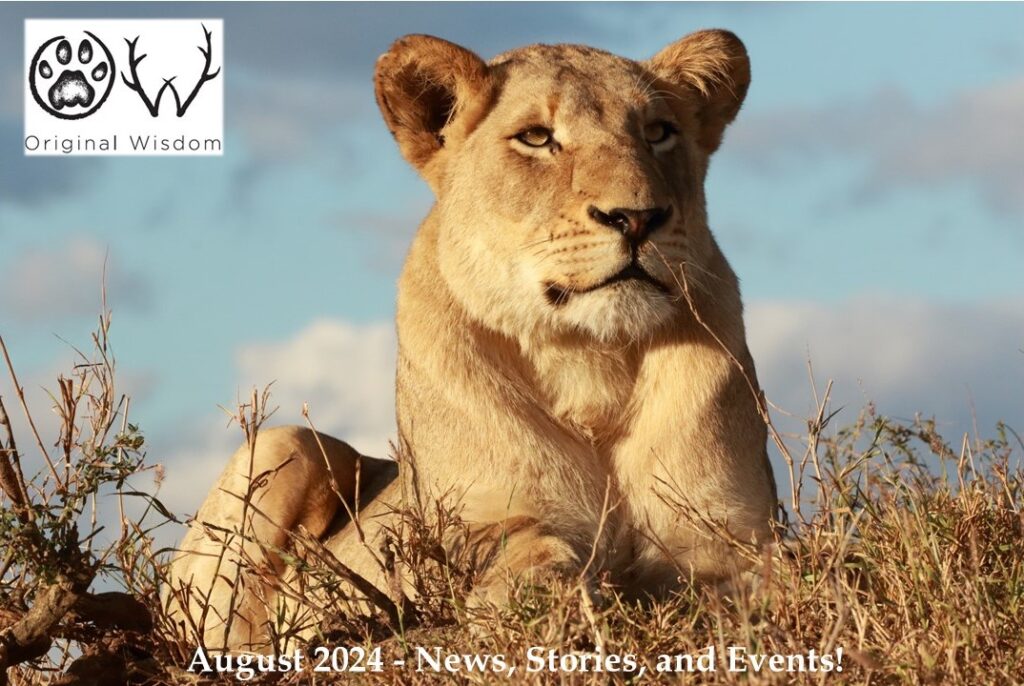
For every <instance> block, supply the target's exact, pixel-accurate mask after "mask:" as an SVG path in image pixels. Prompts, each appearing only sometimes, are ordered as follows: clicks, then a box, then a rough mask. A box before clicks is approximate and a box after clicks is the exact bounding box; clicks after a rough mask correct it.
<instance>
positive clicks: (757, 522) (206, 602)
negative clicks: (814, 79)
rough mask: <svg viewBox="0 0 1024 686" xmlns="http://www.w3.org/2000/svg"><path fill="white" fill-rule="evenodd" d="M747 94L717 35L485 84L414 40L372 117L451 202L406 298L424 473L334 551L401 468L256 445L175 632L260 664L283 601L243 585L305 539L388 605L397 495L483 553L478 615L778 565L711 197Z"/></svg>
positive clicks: (427, 226)
mask: <svg viewBox="0 0 1024 686" xmlns="http://www.w3.org/2000/svg"><path fill="white" fill-rule="evenodd" d="M749 82H750V66H749V61H748V59H747V54H746V51H745V49H744V46H743V44H742V43H741V42H740V40H739V39H738V38H737V37H736V36H734V35H733V34H731V33H729V32H727V31H717V30H714V31H700V32H698V33H694V34H692V35H689V36H687V37H686V38H683V39H682V40H680V41H678V42H676V43H674V44H672V45H670V46H668V47H667V48H665V49H664V50H662V51H661V52H659V53H658V54H657V55H655V56H654V57H653V58H652V59H650V60H648V61H646V62H635V61H632V60H629V59H624V58H622V57H617V56H615V55H611V54H609V53H607V52H603V51H601V50H596V49H594V48H588V47H583V46H577V45H553V46H552V45H532V46H529V47H525V48H521V49H518V50H513V51H511V52H508V53H505V54H503V55H500V56H498V57H496V58H495V59H493V60H491V61H490V62H484V61H483V60H482V59H480V58H479V57H478V56H477V55H475V54H473V53H472V52H470V51H469V50H466V49H464V48H462V47H459V46H457V45H454V44H452V43H449V42H446V41H444V40H441V39H438V38H433V37H430V36H419V35H414V36H407V37H405V38H402V39H400V40H398V41H397V42H396V43H395V44H394V45H393V46H392V47H391V49H390V50H389V51H388V52H387V53H385V54H384V55H383V56H381V57H380V59H379V60H378V62H377V67H376V75H375V85H376V93H377V102H378V104H379V106H380V110H381V112H382V114H383V116H384V120H385V122H386V123H387V126H388V128H389V129H390V130H391V132H392V134H393V135H394V137H395V139H396V140H397V142H398V147H399V149H400V150H401V152H402V154H403V155H404V156H405V158H406V159H407V160H408V161H409V163H410V164H412V165H413V166H414V167H415V168H416V169H417V170H418V171H419V173H420V174H421V175H422V176H423V178H424V179H425V180H426V181H427V183H428V184H430V187H431V188H432V190H433V191H434V194H435V195H436V198H437V202H436V204H435V206H434V208H433V209H432V210H431V212H430V214H429V215H428V216H427V218H426V220H425V221H424V222H423V224H422V226H421V227H420V229H419V232H418V234H417V235H416V238H415V240H414V242H413V244H412V248H411V250H410V251H409V255H408V258H407V260H406V263H405V268H404V270H403V272H402V277H401V280H400V282H399V288H398V317H397V320H398V321H397V324H398V341H399V360H398V375H397V416H398V428H399V432H400V442H401V444H402V446H403V447H404V449H405V452H407V453H408V454H409V455H410V456H411V458H412V460H413V461H414V464H415V469H411V468H402V470H401V471H402V478H400V479H398V480H395V481H393V482H392V483H391V484H390V485H387V487H386V488H384V490H383V492H382V493H380V494H379V495H377V496H376V498H374V499H372V502H370V503H369V504H368V503H367V502H366V501H367V500H369V499H370V498H369V497H368V496H366V495H364V496H362V500H363V503H362V508H363V511H362V514H361V516H360V521H361V525H360V526H359V527H356V526H353V525H351V524H349V525H346V526H342V527H341V528H340V530H335V529H337V528H338V527H337V526H335V527H334V528H333V529H331V528H330V527H331V522H332V521H336V515H338V513H339V512H340V511H342V510H347V509H349V508H350V507H351V502H352V501H353V500H355V499H356V498H357V497H358V496H357V493H356V491H357V484H356V481H357V480H356V478H355V474H356V467H355V465H356V464H357V463H360V464H361V467H360V472H359V473H360V474H361V475H362V476H361V479H362V480H363V481H364V482H366V483H367V484H369V485H370V486H371V487H372V488H374V489H375V490H377V491H379V490H380V488H381V486H382V485H383V484H385V483H387V481H388V478H390V476H389V474H388V472H389V470H388V468H387V467H386V466H382V463H380V462H377V461H371V460H368V459H365V460H362V462H360V460H361V458H360V456H359V455H358V454H357V453H356V452H355V451H354V450H353V449H352V448H350V447H349V446H347V445H346V444H344V443H341V442H340V441H337V440H335V439H332V438H329V437H326V436H322V435H318V434H314V433H313V432H312V431H310V430H307V429H303V428H298V427H292V428H282V429H274V430H269V431H265V432H262V433H261V434H260V435H259V438H258V440H257V442H256V444H255V447H254V449H253V450H252V451H250V449H249V448H248V447H243V448H242V449H240V450H239V452H238V453H237V454H236V455H235V457H234V458H233V459H232V460H231V462H230V463H229V465H228V467H227V469H226V470H225V473H224V475H223V476H222V477H221V481H220V483H219V484H218V486H217V488H215V489H214V490H213V492H212V493H211V494H210V495H209V497H208V499H207V501H206V503H205V504H204V505H203V507H202V509H201V510H200V512H199V515H198V521H199V522H205V523H208V524H212V525H213V527H212V528H207V529H205V530H204V528H203V527H201V526H198V525H197V526H194V527H193V528H192V530H191V531H190V532H189V533H188V535H187V536H186V538H185V540H184V541H183V543H182V546H181V549H182V553H181V554H180V555H179V557H178V558H177V559H176V561H175V562H174V563H173V565H172V569H171V577H172V586H175V587H178V588H179V589H180V588H181V587H182V586H183V585H188V584H191V585H192V586H193V587H194V588H197V589H203V591H202V592H203V593H205V589H210V588H211V587H212V592H210V594H209V596H208V597H205V596H203V597H197V596H196V595H195V594H193V597H192V599H191V600H190V601H189V602H188V603H186V605H187V611H183V610H182V608H181V606H180V604H179V603H180V602H181V598H182V596H181V594H179V595H178V596H177V597H176V598H172V599H171V604H172V606H173V607H174V611H175V612H176V613H177V616H178V617H179V618H180V619H182V622H183V626H186V627H192V628H193V629H195V627H199V626H200V625H201V624H202V625H203V626H204V627H205V628H204V629H203V632H204V636H203V638H204V640H205V642H206V644H207V645H208V646H217V645H226V646H227V647H229V648H237V647H252V646H261V645H265V644H266V642H267V641H268V633H267V632H268V629H267V627H266V622H267V616H266V610H265V609H264V608H265V603H267V602H268V599H270V596H272V594H273V593H274V589H273V588H264V587H262V586H258V585H254V584H249V585H246V584H244V583H240V584H234V583H233V577H234V570H235V565H236V564H237V562H238V559H239V557H240V555H242V556H248V557H251V558H253V560H254V561H255V562H257V563H260V564H266V565H268V566H270V567H271V568H273V569H274V570H276V572H278V573H284V568H285V565H284V564H283V563H282V561H281V560H280V559H279V557H278V556H277V555H276V554H275V553H269V554H268V553H265V552H264V550H263V549H262V548H261V546H260V545H259V544H260V543H266V544H269V545H270V546H277V547H286V546H287V542H288V540H289V532H290V531H294V530H296V529H297V528H298V527H299V526H302V527H304V528H305V529H306V530H308V531H309V532H311V533H312V534H313V535H314V536H321V537H323V538H324V540H325V545H326V547H327V548H328V549H329V550H331V551H333V553H334V554H335V555H336V556H337V559H338V560H340V561H341V562H342V563H343V564H344V565H346V566H348V567H350V568H352V569H353V570H355V571H356V572H358V573H359V574H361V575H362V576H364V577H365V578H366V579H368V580H370V581H371V582H373V583H374V584H375V585H376V586H377V587H379V588H381V589H388V588H389V585H388V582H387V581H386V580H385V579H384V574H383V573H382V572H381V567H380V565H379V564H377V562H376V560H375V557H377V556H378V555H379V550H380V548H379V540H378V538H379V532H380V528H381V527H382V526H385V525H386V522H387V520H388V517H389V514H388V513H389V512H390V511H391V508H392V506H393V505H394V504H395V503H396V501H397V499H398V497H399V493H400V492H401V491H402V490H403V489H402V484H403V483H404V484H405V486H413V487H415V490H416V492H417V493H418V494H420V496H421V497H423V498H426V499H428V501H429V499H431V498H439V497H441V496H442V495H443V496H445V497H453V498H454V501H455V502H457V503H458V506H459V508H460V512H461V516H462V518H463V520H464V521H465V522H466V523H467V524H468V526H469V527H470V535H469V536H466V537H465V539H464V540H463V545H465V544H466V543H467V542H468V543H469V544H470V545H478V546H486V545H491V546H492V552H493V553H494V554H492V556H491V558H490V561H489V564H488V565H487V567H486V569H485V570H484V572H483V574H482V576H481V579H480V582H479V584H478V586H477V587H476V589H475V591H474V599H475V601H476V602H484V601H494V602H498V603H500V602H501V601H502V600H503V599H504V598H505V597H506V593H507V590H508V588H509V584H510V582H512V581H514V580H516V579H523V578H535V577H538V576H539V575H543V574H550V573H579V574H583V575H584V576H592V575H594V574H597V573H599V572H606V573H607V574H609V575H610V576H611V578H612V579H613V580H614V581H616V582H617V583H619V584H620V585H621V586H622V587H623V588H624V589H625V590H627V591H632V592H635V593H645V592H650V593H657V592H660V591H664V590H666V589H671V588H673V587H677V586H678V585H679V584H680V583H683V582H689V581H691V580H694V579H696V580H717V579H722V578H724V577H727V576H729V575H730V574H732V573H734V572H735V571H736V570H737V568H738V567H739V566H740V563H739V561H738V559H737V555H736V554H735V548H734V546H733V545H730V544H729V543H728V542H727V541H726V540H725V538H726V537H733V538H735V539H739V540H740V541H746V542H751V543H757V542H760V541H763V540H765V538H766V537H767V536H768V535H769V532H770V523H771V520H772V518H773V515H774V509H775V505H776V494H775V485H774V481H773V476H772V470H771V466H770V464H769V461H768V458H767V452H766V428H765V423H764V421H763V419H762V408H763V405H762V401H761V398H760V391H759V389H758V386H757V380H756V377H755V374H754V364H753V361H752V360H751V357H750V354H749V352H748V350H747V345H746V341H745V333H744V327H743V318H742V305H741V302H740V294H739V287H738V284H737V279H736V276H735V275H734V273H733V271H732V269H731V268H730V267H729V264H728V262H727V261H726V259H725V257H724V256H723V255H722V253H721V251H720V250H719V247H718V245H717V244H716V242H715V240H714V238H713V237H712V235H711V232H710V231H709V229H708V222H707V215H706V211H705V197H704V179H705V176H706V173H707V169H708V161H709V159H710V157H711V155H712V153H714V152H715V150H716V149H717V148H718V146H719V144H720V142H721V140H722V135H723V131H724V130H725V127H726V126H727V125H728V124H729V123H730V122H731V121H732V120H733V118H734V117H735V116H736V113H737V112H738V111H739V109H740V105H741V103H742V102H743V98H744V95H745V94H746V91H747V86H748V84H749ZM257 475H258V476H259V477H260V479H259V480H258V482H257V483H255V484H252V496H253V497H252V498H251V505H250V506H248V508H247V506H246V505H244V504H243V500H244V498H242V497H240V496H243V495H245V494H246V493H247V492H248V491H249V489H250V480H251V479H252V478H254V476H257ZM339 495H340V498H339ZM243 518H245V519H246V522H245V525H246V527H248V528H247V529H246V530H247V531H248V532H249V533H250V534H251V536H252V537H253V539H254V540H253V541H251V542H250V543H249V544H248V545H247V547H246V551H245V552H244V554H240V553H238V552H228V553H226V554H225V553H223V552H222V551H221V550H220V545H219V544H218V543H217V542H216V541H214V540H212V539H211V537H210V535H209V534H210V533H211V532H213V533H216V531H218V530H220V529H236V530H237V529H238V528H239V525H240V523H241V522H242V520H243ZM218 527H219V528H220V529H218ZM361 536H365V543H364V542H362V541H361V540H360V538H361ZM216 537H217V536H216V535H215V536H214V538H216ZM498 540H500V542H501V544H500V546H495V541H498ZM375 546H376V552H377V555H375V552H374V551H375ZM243 581H244V579H243ZM229 607H236V608H237V609H236V611H235V613H234V617H233V618H232V619H231V620H230V621H228V620H227V616H226V615H227V614H228V612H227V608H229ZM186 615H188V616H189V619H188V621H185V616H186ZM200 618H202V619H203V620H204V621H203V622H200V621H199V620H200ZM229 624H230V631H227V629H228V625H229Z"/></svg>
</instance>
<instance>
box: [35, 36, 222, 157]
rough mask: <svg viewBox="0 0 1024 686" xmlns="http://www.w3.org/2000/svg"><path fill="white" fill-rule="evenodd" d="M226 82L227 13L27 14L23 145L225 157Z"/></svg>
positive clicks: (39, 151)
mask: <svg viewBox="0 0 1024 686" xmlns="http://www.w3.org/2000/svg"><path fill="white" fill-rule="evenodd" d="M129 41H134V45H135V47H134V60H130V59H129V57H130V54H131V51H132V48H131V46H130V44H129ZM207 55H208V57H207ZM108 62H109V63H112V64H107V63H108ZM44 63H45V64H44ZM104 64H106V65H107V66H106V70H104V68H103V65H104ZM133 64H134V67H135V68H134V70H133V69H132V66H133ZM224 78H225V70H224V22H223V20H221V19H26V20H25V66H24V72H23V80H24V98H25V137H24V140H23V142H22V143H23V149H24V151H25V154H26V155H222V154H223V153H224ZM33 81H34V84H33ZM126 81H127V82H129V83H131V84H137V90H136V89H133V88H132V87H131V86H129V85H128V84H126ZM200 81H202V83H201V85H198V84H200ZM33 85H34V88H33ZM197 85H198V87H197ZM193 91H195V92H194V95H193ZM140 92H141V93H140ZM142 95H145V98H146V99H148V103H147V102H146V101H145V100H144V99H143V97H142ZM158 98H159V100H158ZM154 113H155V115H156V116H154Z"/></svg>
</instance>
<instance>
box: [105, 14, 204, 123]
mask: <svg viewBox="0 0 1024 686" xmlns="http://www.w3.org/2000/svg"><path fill="white" fill-rule="evenodd" d="M202 27H203V35H204V36H205V38H206V47H205V48H204V47H203V46H202V45H200V46H197V47H198V48H199V52H201V53H202V55H203V58H204V66H203V73H202V75H201V76H200V77H199V80H198V81H197V82H196V85H195V86H194V87H193V88H192V91H191V92H190V93H189V94H188V97H187V98H185V101H184V102H182V100H181V96H180V95H179V94H178V89H177V87H176V86H175V85H174V79H176V78H178V77H177V76H172V77H171V78H169V79H168V78H165V79H164V80H163V82H164V83H163V85H162V86H160V89H159V90H158V91H157V92H156V98H154V99H150V97H149V95H148V94H147V93H146V90H145V88H143V87H142V82H141V80H140V79H139V72H138V68H139V64H141V63H142V60H144V59H146V55H145V54H142V55H136V47H137V45H138V43H139V36H136V37H135V38H133V39H132V40H128V39H127V38H125V43H127V44H128V70H129V72H130V74H131V80H129V79H128V77H127V76H125V74H124V72H121V79H122V80H123V81H124V85H126V86H128V87H129V88H130V89H132V90H133V91H135V92H136V93H137V94H138V96H139V98H140V99H141V100H142V104H143V105H145V106H146V109H147V110H148V111H149V114H150V116H153V117H156V116H159V114H160V100H161V99H162V98H163V96H164V91H167V90H169V91H170V92H171V94H172V95H174V105H175V107H174V109H175V113H176V114H177V115H178V116H179V117H183V116H185V113H186V112H188V108H189V107H190V106H191V105H192V103H193V102H194V101H195V99H196V96H197V95H199V91H200V89H202V87H203V84H205V83H206V82H207V81H212V80H213V79H215V78H217V75H218V74H220V69H221V68H220V67H217V69H216V71H213V72H211V71H210V68H211V66H212V65H211V59H212V58H211V55H212V53H213V43H212V33H211V31H210V30H209V29H207V28H206V25H205V24H203V25H202Z"/></svg>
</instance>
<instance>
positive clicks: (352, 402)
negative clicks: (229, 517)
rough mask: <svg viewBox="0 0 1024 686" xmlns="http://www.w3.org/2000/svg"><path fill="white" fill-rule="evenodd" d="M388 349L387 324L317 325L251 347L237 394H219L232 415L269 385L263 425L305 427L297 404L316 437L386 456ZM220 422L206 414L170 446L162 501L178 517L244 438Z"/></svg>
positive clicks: (391, 340)
mask: <svg viewBox="0 0 1024 686" xmlns="http://www.w3.org/2000/svg"><path fill="white" fill-rule="evenodd" d="M396 354H397V346H396V343H395V335H394V326H393V325H392V324H390V323H388V324H383V323H376V324H365V325H356V324H350V323H348V322H343V321H338V320H331V319H322V320H318V321H314V322H313V323H311V324H310V325H309V326H307V327H306V328H304V329H303V330H301V331H299V332H298V333H297V334H295V335H294V336H292V337H291V338H289V339H287V340H285V341H281V342H277V343H254V344H249V345H246V346H244V347H242V348H241V349H240V350H239V351H238V353H237V355H236V365H237V385H236V387H237V389H238V391H237V394H235V395H228V394H225V398H224V401H223V403H222V404H223V406H224V407H226V408H228V409H230V410H233V409H234V408H235V407H236V405H237V402H236V401H237V400H238V399H241V400H242V401H243V402H247V401H248V397H249V394H250V391H251V389H252V388H253V387H256V388H259V389H262V388H263V387H264V386H266V385H267V384H269V383H271V382H273V386H272V387H271V394H272V395H271V407H274V406H276V407H277V408H278V410H277V412H276V413H275V414H274V415H273V417H272V418H271V419H270V420H269V421H268V423H267V425H266V426H278V425H282V424H301V425H305V424H306V420H305V419H304V418H303V417H302V407H303V403H306V404H308V406H309V414H310V418H311V419H312V421H313V424H314V425H315V426H316V428H317V429H318V430H320V431H323V432H325V433H328V434H330V435H332V436H337V437H338V438H340V439H342V440H344V441H346V442H348V443H350V444H351V445H352V446H353V447H355V448H356V449H357V450H359V451H360V452H361V453H363V454H365V455H372V456H374V457H386V456H387V455H388V441H389V440H393V439H394V436H395V435H396V430H395V400H394V398H395V389H394V385H395V384H394V377H395V358H396ZM226 423H227V416H226V415H225V414H223V413H217V414H212V413H211V416H209V417H207V418H205V419H203V420H202V421H200V422H199V424H198V425H197V426H195V427H194V428H192V429H191V431H190V432H189V434H188V435H187V440H186V442H185V444H183V445H176V446H173V450H172V452H171V453H170V455H169V457H168V458H167V459H166V460H165V464H166V465H167V480H166V482H165V484H164V487H163V489H162V491H161V498H162V499H163V500H164V502H165V503H166V504H167V505H168V506H169V507H170V508H171V509H172V511H177V512H190V511H194V510H195V509H196V508H197V507H198V506H199V504H200V502H201V501H202V499H203V497H204V496H205V495H206V492H207V490H208V489H209V487H210V486H212V484H213V482H214V479H215V478H216V476H217V475H218V474H219V473H220V472H221V470H222V469H223V468H224V464H225V463H226V462H227V459H228V457H229V456H230V455H231V454H232V453H233V452H234V451H235V450H236V449H237V447H238V446H239V445H240V444H241V441H242V440H243V437H242V434H241V432H240V431H239V429H238V427H237V426H234V425H233V426H231V427H226Z"/></svg>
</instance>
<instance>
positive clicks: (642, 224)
mask: <svg viewBox="0 0 1024 686" xmlns="http://www.w3.org/2000/svg"><path fill="white" fill-rule="evenodd" d="M587 214H588V215H590V218H591V219H593V220H594V221H596V222H597V223H598V224H601V225H603V226H607V227H609V228H611V229H615V230H616V231H619V232H620V233H622V235H623V236H625V237H626V240H627V241H629V244H630V245H631V246H633V247H634V248H635V247H636V246H638V245H640V244H641V243H643V242H644V241H645V240H647V237H648V236H650V235H651V233H653V232H654V231H655V229H657V228H658V227H660V226H663V225H664V224H665V222H667V221H668V218H669V217H670V216H672V206H671V205H670V206H668V207H650V208H648V209H645V210H630V209H626V208H624V207H616V208H615V209H612V210H609V211H607V212H604V211H602V210H599V209H598V208H597V207H595V206H594V205H591V206H590V207H589V208H587Z"/></svg>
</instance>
